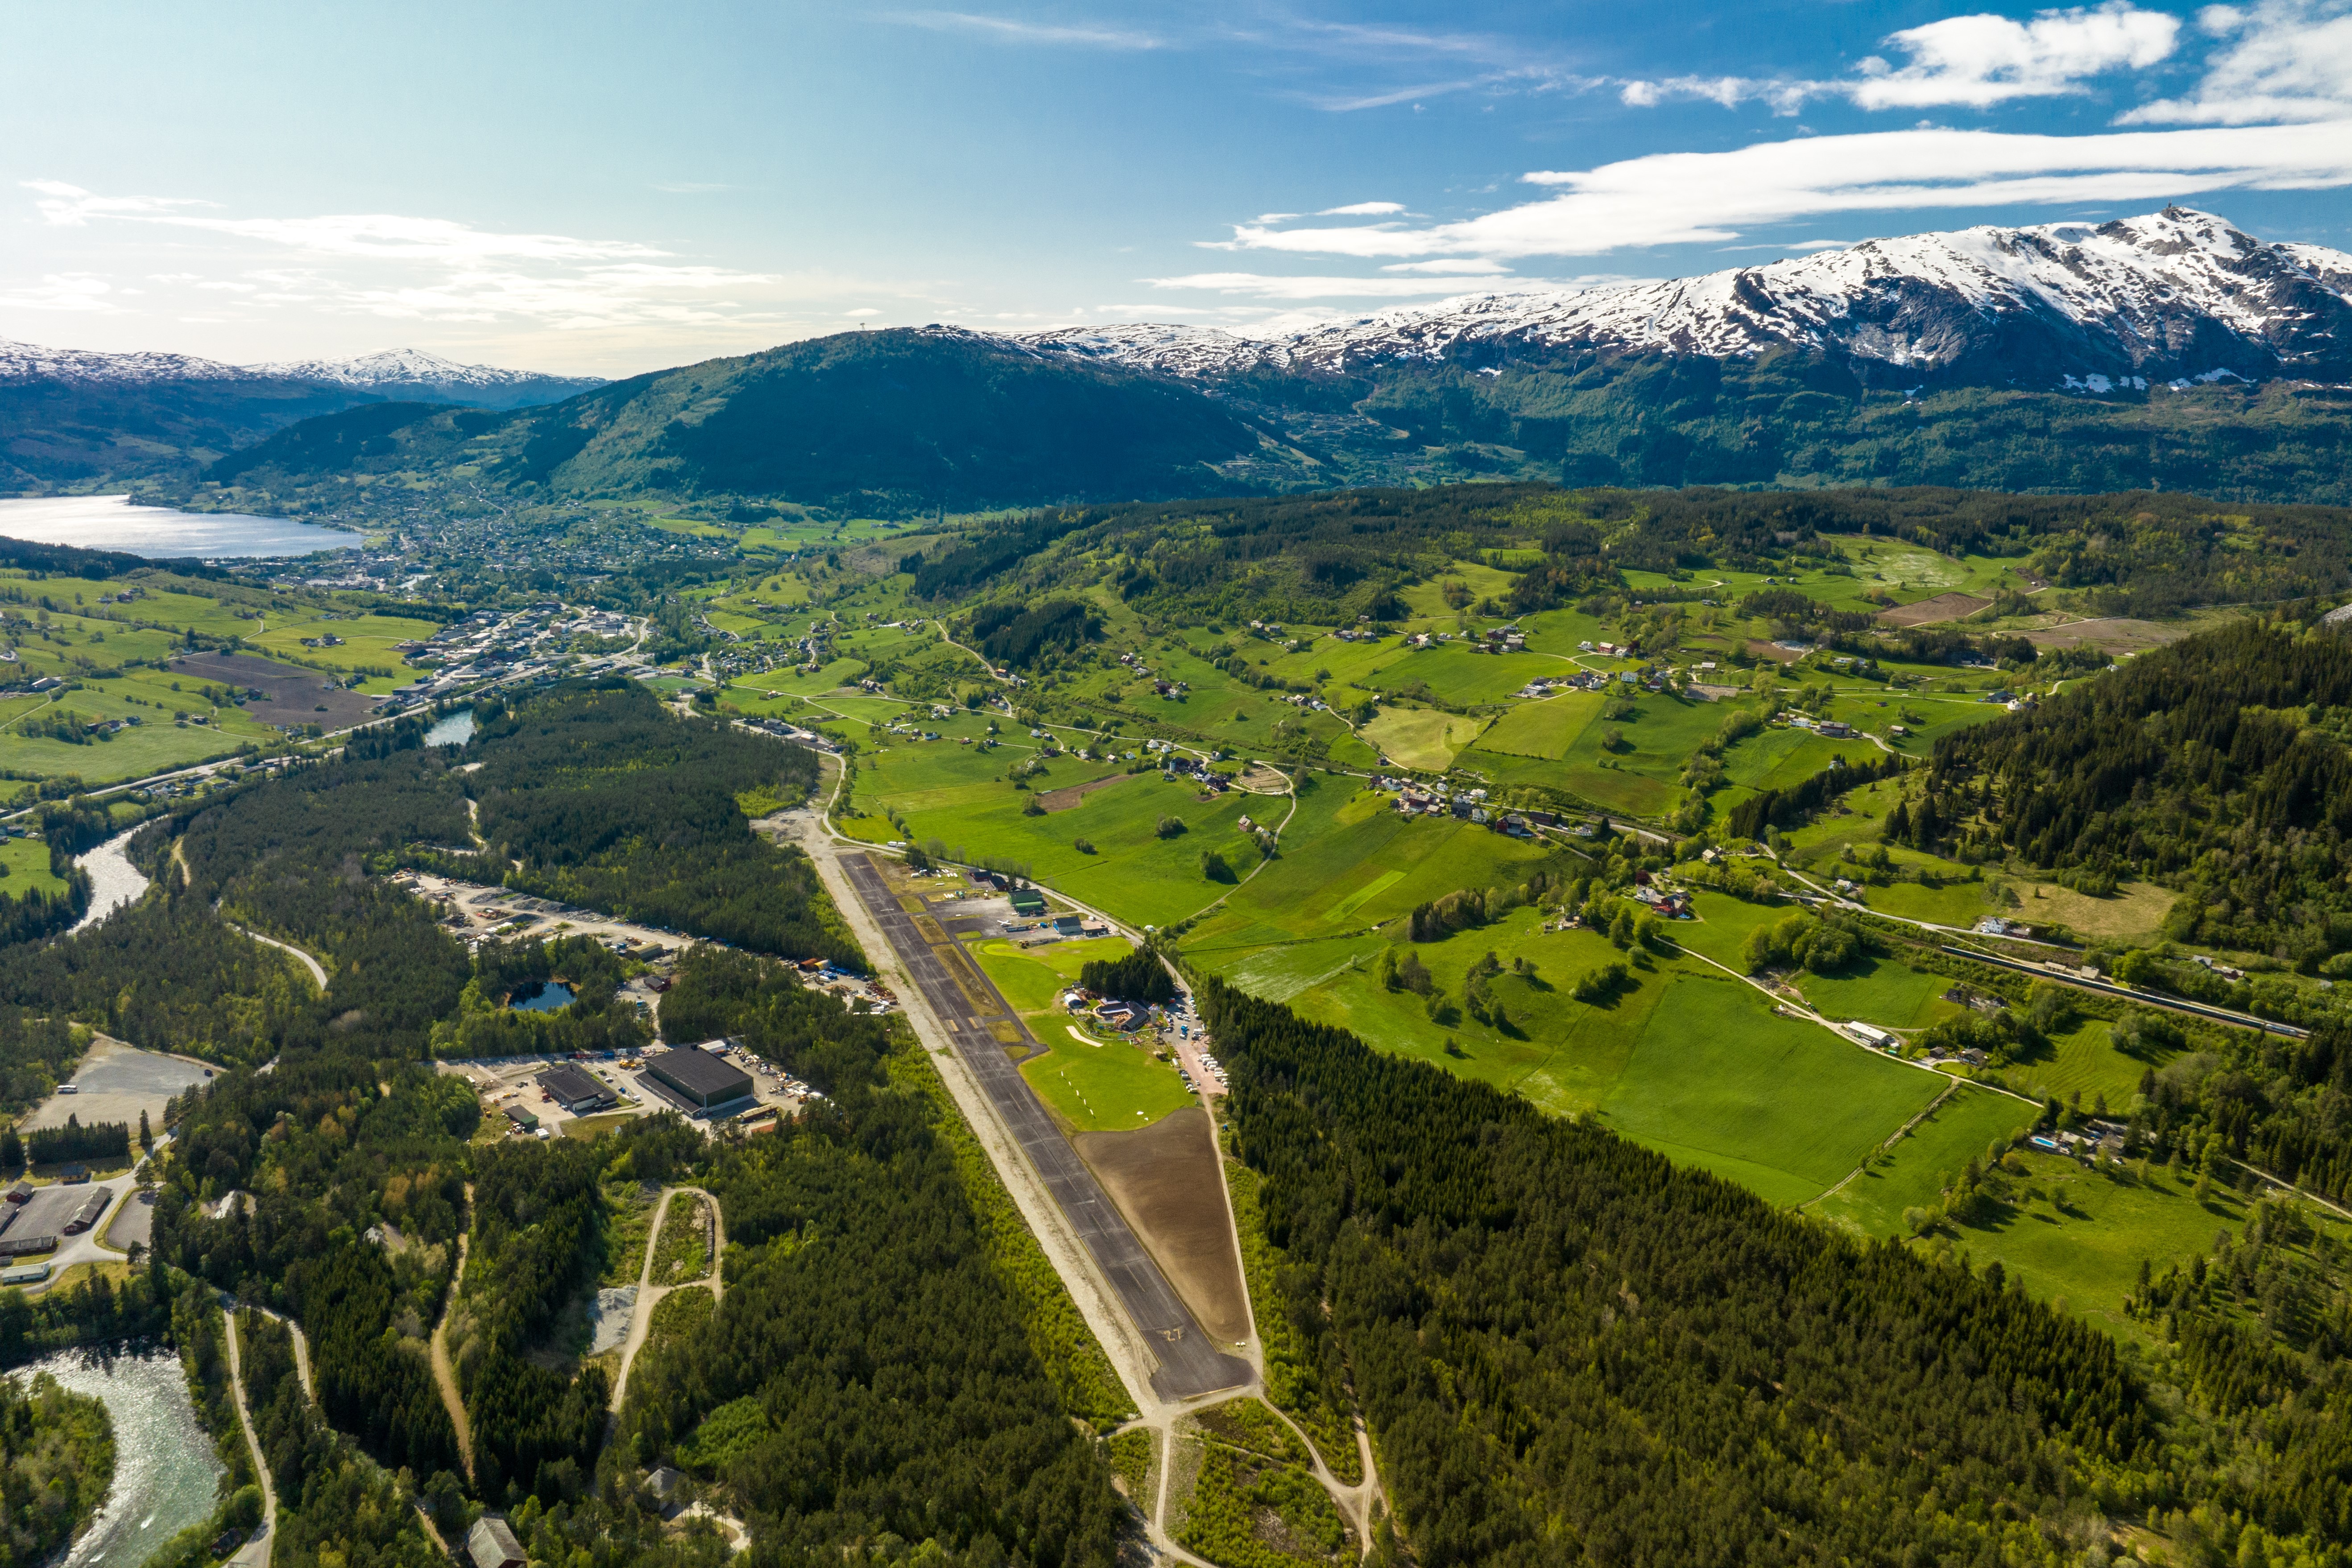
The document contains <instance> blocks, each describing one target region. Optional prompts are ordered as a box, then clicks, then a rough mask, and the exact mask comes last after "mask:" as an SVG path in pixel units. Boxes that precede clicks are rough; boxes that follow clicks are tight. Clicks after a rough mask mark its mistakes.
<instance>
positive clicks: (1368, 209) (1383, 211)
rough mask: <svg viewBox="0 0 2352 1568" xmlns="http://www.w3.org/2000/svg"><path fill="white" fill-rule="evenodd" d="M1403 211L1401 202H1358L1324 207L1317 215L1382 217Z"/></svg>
mask: <svg viewBox="0 0 2352 1568" xmlns="http://www.w3.org/2000/svg"><path fill="white" fill-rule="evenodd" d="M1402 211H1404V204H1403V203H1402V202H1358V203H1356V204H1355V205H1353V206H1344V207H1325V208H1324V209H1323V210H1322V211H1321V212H1319V213H1317V214H1316V215H1315V216H1317V217H1384V216H1387V215H1388V214H1390V213H1401V212H1402Z"/></svg>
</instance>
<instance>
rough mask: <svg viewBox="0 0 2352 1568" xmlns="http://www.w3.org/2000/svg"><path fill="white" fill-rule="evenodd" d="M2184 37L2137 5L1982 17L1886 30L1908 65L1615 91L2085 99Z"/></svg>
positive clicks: (1787, 101)
mask: <svg viewBox="0 0 2352 1568" xmlns="http://www.w3.org/2000/svg"><path fill="white" fill-rule="evenodd" d="M2179 34H2180V23H2179V18H2177V17H2173V16H2166V15H2165V14H2164V13H2163V12H2161V11H2144V10H2141V9H2140V8H2139V7H2137V6H2136V5H2132V4H2131V3H2130V0H2107V3H2106V4H2105V5H2098V6H2095V7H2084V6H2078V7H2075V8H2073V9H2070V10H2063V11H2043V12H2040V13H2038V14H2037V15H2035V16H2034V17H2033V19H2032V21H2028V22H2019V21H2015V20H2012V19H2011V18H2010V17H2007V16H1994V15H1992V14H1990V13H1985V12H1980V13H1978V14H1976V15H1973V16H1947V17H1945V18H1944V19H1943V20H1942V21H1940V22H1929V23H1927V24H1926V25H1925V26H1917V27H1906V28H1905V29H1903V30H1902V31H1901V32H1897V33H1890V34H1888V35H1887V36H1886V37H1885V39H1884V40H1883V41H1884V42H1885V43H1886V44H1887V45H1889V46H1890V47H1893V48H1895V49H1896V50H1899V51H1900V52H1901V53H1902V54H1903V55H1904V56H1905V57H1906V59H1905V63H1904V64H1903V65H1901V66H1893V65H1889V64H1888V63H1887V62H1886V61H1885V60H1884V59H1882V58H1879V57H1877V56H1875V55H1874V56H1872V57H1870V58H1867V59H1864V61H1862V62H1861V65H1860V68H1859V69H1858V70H1857V72H1856V74H1854V75H1853V76H1850V77H1845V78H1843V79H1836V80H1829V81H1816V80H1812V79H1807V78H1801V77H1738V76H1719V77H1699V76H1678V77H1667V78H1664V79H1661V80H1656V81H1650V80H1633V81H1627V82H1622V83H1621V84H1619V87H1618V89H1617V95H1618V97H1619V98H1620V99H1622V100H1623V101H1624V102H1626V103H1627V104H1630V105H1632V106H1633V107H1634V108H1636V109H1648V108H1653V107H1654V106H1656V105H1658V104H1661V103H1664V102H1665V101H1666V100H1669V99H1678V100H1693V99H1696V100H1706V101H1708V102H1712V103H1719V104H1721V105H1723V106H1724V107H1725V108H1726V109H1736V108H1738V106H1739V105H1740V104H1742V103H1747V102H1751V101H1754V102H1761V103H1763V104H1765V105H1767V106H1768V107H1769V108H1770V109H1771V110H1772V111H1773V112H1774V113H1776V114H1794V113H1796V112H1797V111H1798V110H1801V109H1802V108H1803V107H1804V106H1805V103H1806V102H1807V100H1811V99H1816V98H1843V99H1848V100H1852V101H1853V104H1854V105H1855V106H1856V107H1858V108H1862V109H1924V108H1928V107H1931V106H1941V105H1959V106H1963V107H1967V108H1971V109H1990V108H1991V107H1992V106H1993V105H1995V104H2000V103H2007V102H2010V101H2011V100H2015V99H2021V98H2057V97H2061V96H2064V95H2066V94H2071V93H2078V92H2081V91H2083V90H2084V88H2083V85H2082V84H2083V82H2084V80H2085V79H2089V78H2092V77H2096V76H2103V75H2105V74H2106V73H2108V72H2110V71H2117V70H2145V69H2146V68H2148V67H2149V66H2152V65H2156V64H2158V63H2159V62H2160V61H2162V60H2165V59H2167V58H2170V56H2171V54H2172V52H2173V49H2174V47H2175V46H2176V45H2177V44H2178V42H2179ZM2256 118H2269V117H2266V116H2258V117H2256Z"/></svg>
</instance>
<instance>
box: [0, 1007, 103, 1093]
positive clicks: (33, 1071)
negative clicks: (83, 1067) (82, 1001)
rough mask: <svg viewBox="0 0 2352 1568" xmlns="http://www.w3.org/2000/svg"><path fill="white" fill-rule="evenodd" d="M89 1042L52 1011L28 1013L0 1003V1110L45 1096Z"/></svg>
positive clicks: (77, 1059) (76, 1060) (66, 1073)
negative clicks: (28, 1014) (46, 1013)
mask: <svg viewBox="0 0 2352 1568" xmlns="http://www.w3.org/2000/svg"><path fill="white" fill-rule="evenodd" d="M88 1044H89V1034H88V1032H87V1031H83V1032H82V1033H81V1034H79V1035H77V1034H76V1032H75V1030H74V1027H73V1026H72V1025H70V1024H68V1023H67V1022H66V1021H65V1020H64V1019H63V1018H60V1017H58V1016H55V1015H42V1016H26V1014H24V1013H23V1012H21V1011H19V1010H17V1009H16V1008H14V1007H0V1113H13V1112H15V1111H18V1110H26V1109H28V1108H29V1107H31V1106H32V1105H34V1104H35V1103H36V1102H37V1101H39V1100H46V1099H47V1098H48V1096H49V1094H50V1092H51V1091H52V1090H54V1089H56V1088H57V1086H58V1084H59V1083H61V1082H63V1081H64V1080H65V1079H66V1077H67V1075H68V1074H69V1073H71V1072H72V1071H73V1068H74V1064H75V1063H76V1062H78V1061H79V1060H80V1059H81V1053H82V1051H83V1050H84V1048H86V1047H87V1046H88Z"/></svg>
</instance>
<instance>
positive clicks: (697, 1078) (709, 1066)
mask: <svg viewBox="0 0 2352 1568" xmlns="http://www.w3.org/2000/svg"><path fill="white" fill-rule="evenodd" d="M646 1079H647V1080H649V1081H650V1084H651V1087H652V1088H653V1089H654V1090H655V1092H656V1093H657V1094H659V1095H661V1097H662V1098H663V1099H664V1100H668V1101H670V1102H671V1103H672V1104H674V1105H677V1108H678V1109H679V1110H683V1111H685V1112H687V1113H688V1115H691V1116H725V1115H729V1114H730V1113H732V1112H734V1111H738V1110H750V1109H751V1106H752V1104H753V1103H754V1096H753V1095H752V1093H751V1074H750V1073H747V1072H745V1071H744V1070H743V1069H742V1068H739V1067H735V1066H732V1065H730V1063H727V1062H724V1061H721V1060H720V1059H719V1058H717V1057H715V1056H713V1055H711V1054H710V1053H709V1051H704V1050H694V1049H686V1050H671V1051H664V1052H663V1053H662V1054H661V1055H660V1056H657V1057H647V1058H646Z"/></svg>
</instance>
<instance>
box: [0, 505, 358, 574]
mask: <svg viewBox="0 0 2352 1568" xmlns="http://www.w3.org/2000/svg"><path fill="white" fill-rule="evenodd" d="M0 537H5V538H8V539H23V540H29V541H31V542H34V543H36V544H70V545H73V546H75V547H76V548H78V549H82V550H119V551H122V552H126V553H129V554H132V555H144V556H147V557H149V558H150V559H152V560H157V561H177V560H184V559H186V558H189V557H194V558H195V559H198V560H205V561H211V560H220V559H225V558H231V557H234V558H238V559H244V558H247V557H252V556H257V555H309V554H311V553H313V552H317V551H321V550H349V549H351V548H352V547H353V546H355V545H357V544H358V543H359V542H360V535H358V534H356V533H346V532H344V531H341V529H333V528H320V527H319V526H318V525H317V524H315V523H309V522H296V521H292V520H291V519H289V518H283V517H253V516H249V515H247V513H244V512H236V511H217V512H197V511H174V510H172V509H171V508H169V507H161V506H134V505H132V504H131V498H130V497H129V496H43V497H39V498H37V499H35V500H0Z"/></svg>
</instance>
